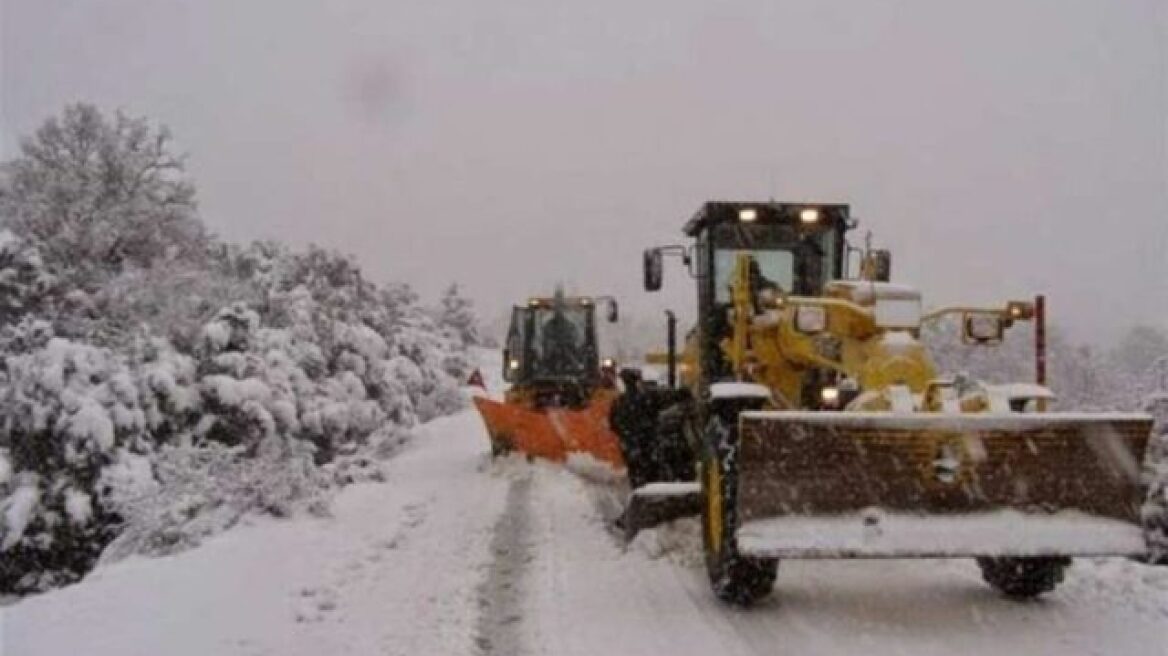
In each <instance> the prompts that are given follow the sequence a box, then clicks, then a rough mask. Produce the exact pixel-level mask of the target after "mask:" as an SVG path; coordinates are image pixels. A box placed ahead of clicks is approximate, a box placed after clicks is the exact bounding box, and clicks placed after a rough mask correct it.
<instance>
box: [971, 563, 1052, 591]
mask: <svg viewBox="0 0 1168 656" xmlns="http://www.w3.org/2000/svg"><path fill="white" fill-rule="evenodd" d="M1070 564H1071V559H1070V558H1066V557H1036V558H978V559H977V566H978V567H980V568H981V577H982V578H983V579H985V582H986V583H989V584H990V586H992V587H993V588H994V589H995V590H997V591H998V592H1001V593H1002V594H1003V595H1005V596H1007V597H1010V598H1011V599H1033V598H1034V597H1037V596H1038V595H1041V594H1045V593H1047V592H1050V591H1051V590H1054V589H1055V588H1056V587H1057V586H1058V584H1059V583H1062V581H1063V577H1064V575H1065V574H1066V569H1067V567H1069V566H1070Z"/></svg>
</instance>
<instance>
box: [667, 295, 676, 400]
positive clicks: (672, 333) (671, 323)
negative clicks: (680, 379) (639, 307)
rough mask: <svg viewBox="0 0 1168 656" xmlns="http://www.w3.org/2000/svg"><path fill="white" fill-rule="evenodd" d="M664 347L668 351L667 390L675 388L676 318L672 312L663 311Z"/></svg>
mask: <svg viewBox="0 0 1168 656" xmlns="http://www.w3.org/2000/svg"><path fill="white" fill-rule="evenodd" d="M665 326H666V328H665V340H666V341H665V347H666V350H667V351H668V354H667V357H668V362H667V367H668V368H667V370H666V372H667V373H666V377H665V380H666V384H667V385H669V389H673V388H675V387H677V317H676V316H674V314H673V310H666V311H665Z"/></svg>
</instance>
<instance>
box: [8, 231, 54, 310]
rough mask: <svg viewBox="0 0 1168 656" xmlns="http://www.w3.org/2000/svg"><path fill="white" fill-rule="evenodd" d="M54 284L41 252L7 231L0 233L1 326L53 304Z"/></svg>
mask: <svg viewBox="0 0 1168 656" xmlns="http://www.w3.org/2000/svg"><path fill="white" fill-rule="evenodd" d="M56 282H57V281H56V277H55V276H53V274H52V273H50V271H49V270H48V268H47V267H46V266H45V263H44V261H43V260H42V259H41V255H40V251H38V250H37V249H36V248H35V247H34V246H32V245H30V244H29V243H28V242H26V241H25V240H23V239H21V238H19V237H17V236H16V235H14V234H13V233H12V232H11V231H10V230H6V229H0V325H8V324H12V323H15V322H16V321H18V320H19V319H20V318H21V317H23V316H25V315H27V314H36V313H38V312H41V311H44V310H45V309H46V308H45V305H47V304H51V302H52V301H51V298H50V295H51V293H52V292H53V291H54V287H55V286H56Z"/></svg>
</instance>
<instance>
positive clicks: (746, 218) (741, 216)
mask: <svg viewBox="0 0 1168 656" xmlns="http://www.w3.org/2000/svg"><path fill="white" fill-rule="evenodd" d="M757 219H758V210H756V209H754V208H753V207H744V208H742V209H740V210H738V220H739V221H742V222H743V223H750V222H752V221H755V220H757Z"/></svg>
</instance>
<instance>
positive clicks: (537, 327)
mask: <svg viewBox="0 0 1168 656" xmlns="http://www.w3.org/2000/svg"><path fill="white" fill-rule="evenodd" d="M532 315H533V316H532V322H531V331H532V334H531V339H530V341H529V344H530V348H531V357H532V362H533V367H532V368H533V370H534V371H536V372H537V373H539V374H542V375H550V376H569V375H577V374H581V373H585V372H586V371H588V369H589V365H590V363H591V360H592V359H593V356H592V353H593V352H594V351H595V345H594V344H593V343H592V342H593V340H592V335H591V330H590V323H591V321H590V319H591V316H592V308H591V307H565V308H558V309H557V308H537V309H535V310H533V311H532Z"/></svg>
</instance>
